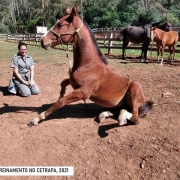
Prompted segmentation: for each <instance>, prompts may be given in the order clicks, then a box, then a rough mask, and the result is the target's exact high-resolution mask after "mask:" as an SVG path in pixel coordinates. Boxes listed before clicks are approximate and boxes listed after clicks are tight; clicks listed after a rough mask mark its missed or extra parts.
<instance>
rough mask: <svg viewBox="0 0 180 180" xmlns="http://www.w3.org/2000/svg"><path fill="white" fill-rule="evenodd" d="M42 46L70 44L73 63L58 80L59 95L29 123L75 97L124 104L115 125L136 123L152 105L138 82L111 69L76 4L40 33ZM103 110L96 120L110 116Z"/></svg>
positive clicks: (100, 102)
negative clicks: (67, 91) (67, 72)
mask: <svg viewBox="0 0 180 180" xmlns="http://www.w3.org/2000/svg"><path fill="white" fill-rule="evenodd" d="M41 39H42V42H41V44H42V47H43V48H44V49H50V47H52V46H56V45H58V44H61V45H62V46H63V44H67V43H73V66H72V68H71V71H70V74H69V76H70V77H69V78H68V79H65V80H64V81H62V83H61V87H62V89H61V95H60V97H59V99H58V100H57V102H55V103H54V104H53V105H52V106H51V107H50V108H49V109H48V110H46V111H44V112H42V113H41V114H40V115H39V116H38V117H36V118H35V119H33V120H32V121H31V122H30V123H29V126H33V125H37V124H38V123H39V121H41V120H44V119H45V118H46V117H47V116H49V115H50V114H51V113H52V112H54V111H55V110H57V109H59V108H61V107H63V106H65V105H66V104H70V103H72V102H76V101H79V100H86V99H90V100H92V101H94V102H95V103H97V104H99V105H101V106H104V107H108V108H114V107H118V108H119V109H122V107H128V109H130V111H131V113H130V112H127V110H125V109H123V110H121V111H120V115H119V119H118V120H119V123H118V124H119V125H124V124H127V120H130V121H132V122H133V123H134V124H138V123H139V117H142V116H145V115H146V114H148V113H149V110H150V109H151V108H152V102H151V101H147V100H146V98H145V95H144V92H143V89H142V86H141V84H140V83H139V82H136V81H133V80H131V79H129V78H127V77H123V76H121V75H118V74H116V73H115V72H113V71H112V70H111V69H110V67H109V66H108V65H107V60H106V59H105V57H104V56H103V55H102V53H101V52H100V49H99V47H98V45H97V42H96V39H95V37H94V35H93V33H92V31H91V29H90V28H89V26H88V25H87V24H86V23H84V22H83V21H82V19H81V18H80V16H79V15H78V14H77V8H76V6H75V7H74V8H73V9H72V10H70V9H67V11H66V15H65V16H63V17H62V18H61V19H60V20H59V21H58V22H57V23H56V24H55V25H54V26H53V27H52V28H51V29H50V30H49V31H48V32H47V33H46V34H45V35H43V36H42V38H41ZM69 84H70V85H71V86H72V87H73V89H74V91H73V92H71V93H69V94H67V95H65V96H64V94H65V90H66V86H67V85H69ZM111 115H112V114H111V113H110V112H108V111H107V112H103V113H101V114H100V116H99V119H100V120H102V119H105V118H106V117H109V116H111Z"/></svg>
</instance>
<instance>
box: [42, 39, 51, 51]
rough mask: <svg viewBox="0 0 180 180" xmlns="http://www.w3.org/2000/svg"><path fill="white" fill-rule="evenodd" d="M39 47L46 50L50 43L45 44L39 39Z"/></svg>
mask: <svg viewBox="0 0 180 180" xmlns="http://www.w3.org/2000/svg"><path fill="white" fill-rule="evenodd" d="M41 47H42V48H44V49H46V50H48V49H50V43H47V44H45V43H44V41H43V39H41Z"/></svg>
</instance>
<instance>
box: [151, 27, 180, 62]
mask: <svg viewBox="0 0 180 180" xmlns="http://www.w3.org/2000/svg"><path fill="white" fill-rule="evenodd" d="M151 30H152V33H151V34H152V35H151V36H152V39H153V41H155V42H156V46H157V55H158V59H157V64H158V62H159V56H160V54H161V65H162V64H163V54H164V48H165V46H168V48H169V53H170V54H169V58H168V61H170V63H171V62H172V60H174V53H175V49H176V46H177V43H178V39H179V36H178V32H177V31H169V32H165V31H162V30H161V29H158V28H156V27H151Z"/></svg>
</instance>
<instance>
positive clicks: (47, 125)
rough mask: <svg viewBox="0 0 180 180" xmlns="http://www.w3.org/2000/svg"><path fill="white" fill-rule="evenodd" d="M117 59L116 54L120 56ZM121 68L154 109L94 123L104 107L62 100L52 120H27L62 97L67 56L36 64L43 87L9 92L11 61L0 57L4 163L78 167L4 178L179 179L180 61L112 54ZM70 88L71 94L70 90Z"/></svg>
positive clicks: (0, 132)
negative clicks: (123, 122)
mask: <svg viewBox="0 0 180 180" xmlns="http://www.w3.org/2000/svg"><path fill="white" fill-rule="evenodd" d="M115 58H116V59H115ZM108 61H109V65H110V66H111V67H112V69H113V71H116V72H117V73H118V74H122V75H124V76H127V77H130V78H131V79H134V80H137V81H139V82H140V83H141V84H142V86H143V89H144V91H145V94H146V96H147V98H148V99H150V100H153V101H154V104H155V105H154V108H153V111H152V112H151V114H150V115H149V116H148V117H145V118H143V119H141V122H140V124H139V125H137V126H135V125H129V126H123V127H117V120H116V117H114V118H108V119H106V120H105V121H103V122H101V123H97V121H96V119H97V117H98V115H99V114H100V113H101V112H102V111H103V110H105V109H104V108H103V107H100V106H98V105H96V104H94V103H93V102H91V101H87V104H85V103H84V102H83V101H79V102H76V103H73V104H70V105H67V106H65V107H64V108H62V109H59V110H58V111H56V112H54V113H53V114H52V115H50V116H49V117H48V119H47V121H43V122H42V123H40V124H39V125H38V126H35V127H29V126H27V124H28V122H29V121H30V120H31V119H33V118H34V117H36V116H37V115H38V114H39V113H40V112H42V111H44V110H46V109H47V108H49V107H50V106H51V104H52V103H53V102H55V101H56V100H57V99H58V97H59V91H60V86H59V84H60V81H62V80H63V79H64V78H67V77H68V75H67V73H68V65H67V64H66V63H61V62H59V63H48V68H47V64H45V63H40V62H36V65H35V80H36V82H37V84H38V85H39V87H40V90H41V93H40V94H39V95H35V96H31V97H25V98H23V97H20V96H16V95H10V94H8V93H7V86H8V82H9V79H10V77H11V74H12V72H11V69H10V67H9V63H7V62H1V67H0V68H1V70H0V71H1V80H0V81H1V83H0V166H73V167H74V176H69V177H66V176H64V177H58V176H52V177H50V176H38V177H33V176H27V177H26V176H24V177H0V179H3V180H4V179H5V180H11V179H12V180H26V179H28V180H31V179H32V180H34V179H35V180H44V179H45V180H46V179H47V180H56V179H58V180H59V179H63V180H64V179H76V180H98V179H99V180H178V179H180V117H179V114H180V60H179V61H176V62H173V64H172V65H168V64H167V63H166V62H165V63H164V65H163V66H160V65H155V63H154V62H153V63H148V64H147V63H141V62H139V60H137V59H135V58H129V59H127V60H126V61H123V60H121V59H117V57H115V56H113V55H112V56H109V57H108ZM71 91H72V89H71V87H68V88H67V93H68V92H71Z"/></svg>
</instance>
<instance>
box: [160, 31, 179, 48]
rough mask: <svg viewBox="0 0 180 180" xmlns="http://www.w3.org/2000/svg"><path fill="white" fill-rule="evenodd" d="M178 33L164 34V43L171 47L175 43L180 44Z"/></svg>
mask: <svg viewBox="0 0 180 180" xmlns="http://www.w3.org/2000/svg"><path fill="white" fill-rule="evenodd" d="M178 38H179V37H178V32H177V31H169V32H163V35H162V41H164V42H165V44H167V45H171V44H173V43H177V42H178Z"/></svg>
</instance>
